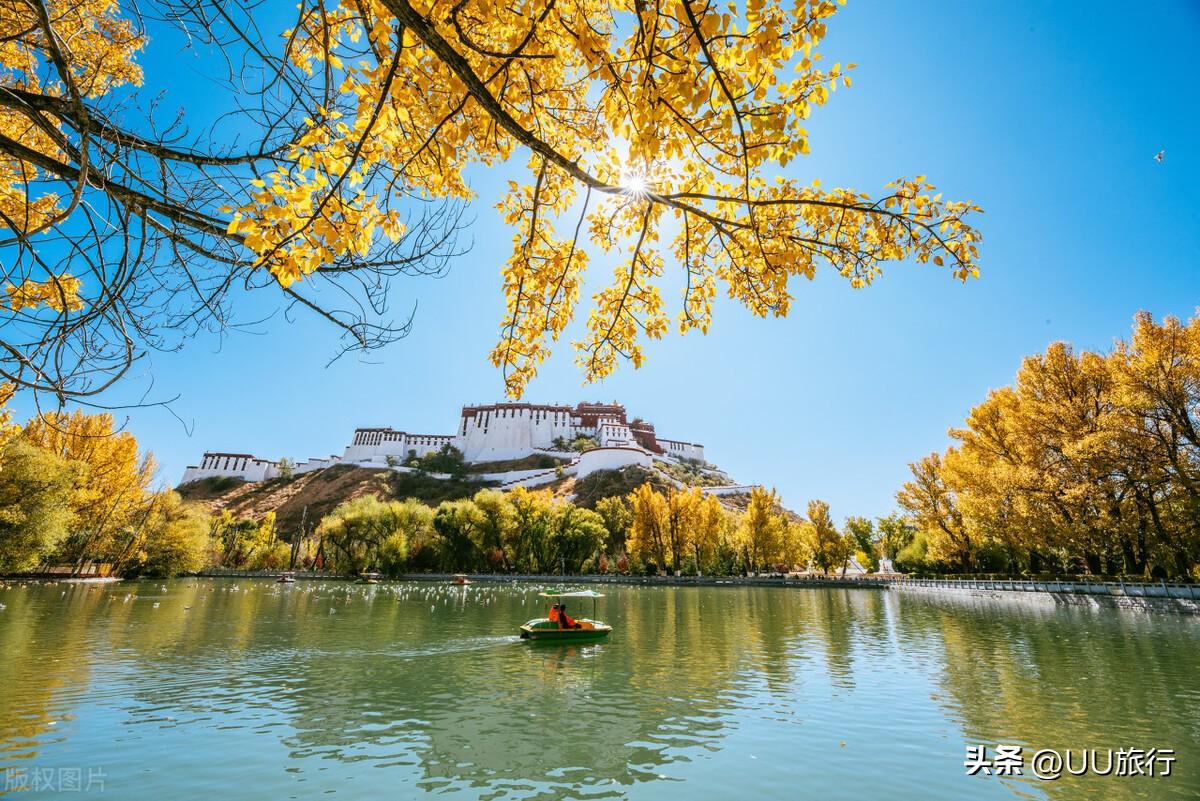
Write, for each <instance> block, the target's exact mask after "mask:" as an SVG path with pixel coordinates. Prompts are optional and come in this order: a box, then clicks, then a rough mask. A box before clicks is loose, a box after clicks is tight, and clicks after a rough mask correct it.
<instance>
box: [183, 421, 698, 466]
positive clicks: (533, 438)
mask: <svg viewBox="0 0 1200 801" xmlns="http://www.w3.org/2000/svg"><path fill="white" fill-rule="evenodd" d="M634 429H636V431H635V430H634ZM579 436H590V437H595V439H596V440H597V443H598V444H599V445H600V447H599V448H597V449H594V450H591V451H585V452H584V453H582V454H581V455H579V457H577V462H576V464H575V465H572V467H573V468H577V469H573V470H572V471H571V472H574V473H576V474H577V475H579V476H584V475H587V474H588V473H590V472H594V471H595V470H602V469H612V468H613V467H620V466H624V465H627V464H642V465H644V466H646V467H649V466H651V465H652V464H653V459H654V458H655V457H656V456H657V457H659V458H663V457H666V458H668V459H670V458H676V459H693V460H699V461H701V462H703V461H704V447H703V446H702V445H698V444H694V443H689V442H682V441H679V440H670V439H656V438H655V435H654V427H653V426H651V425H649V424H647V423H643V422H641V421H640V420H635V421H634V423H633V426H632V427H631V425H630V424H629V423H627V422H626V420H625V410H624V408H623V407H621V406H619V405H617V404H580V405H578V406H575V407H572V406H566V405H538V404H526V403H498V404H493V405H486V406H464V407H463V409H462V413H461V417H460V419H459V426H458V429H457V430H456V431H455V433H454V434H409V433H408V432H405V431H396V430H394V429H392V428H360V429H357V430H356V431H355V432H354V437H353V439H352V440H351V442H350V444H349V445H348V446H346V449H345V451H344V452H343V454H342V455H341V457H340V458H339V457H337V456H331V457H329V458H327V459H326V458H318V459H308V460H306V461H304V462H301V463H299V464H297V465H296V466H295V468H294V472H295V473H296V474H300V473H307V472H310V471H313V470H319V469H321V468H324V467H329V466H331V465H334V464H338V463H345V464H356V465H363V466H369V467H385V466H387V463H388V457H394V458H395V460H398V461H399V462H403V461H404V460H405V459H407V458H408V456H409V454H410V453H415V454H416V456H418V457H421V456H425V455H427V454H430V453H436V452H437V451H439V450H441V448H442V447H444V446H445V445H453V446H454V447H455V448H458V449H459V450H460V451H462V454H463V458H464V460H465V461H467V462H469V463H479V462H491V461H505V460H510V459H521V458H524V457H526V456H529V455H531V454H535V453H546V452H553V453H554V454H555V455H558V456H562V455H563V452H562V451H554V450H553V448H554V442H555V440H558V439H561V440H562V441H564V442H567V443H570V442H572V441H574V440H575V439H576V438H577V437H579ZM639 437H640V438H641V439H640V440H639ZM659 450H661V453H659ZM600 465H607V466H600ZM278 475H279V471H278V467H277V465H276V463H275V462H273V461H270V460H267V459H259V458H256V457H254V456H252V455H250V454H234V453H213V452H209V453H205V454H204V458H203V459H202V461H201V463H200V464H199V465H196V466H189V467H188V468H187V470H186V471H184V474H183V479H182V481H181V483H187V482H189V481H197V480H199V479H203V478H208V477H210V476H233V477H237V478H243V479H245V480H246V481H264V480H266V479H270V478H275V477H276V476H278ZM539 478H540V476H539Z"/></svg>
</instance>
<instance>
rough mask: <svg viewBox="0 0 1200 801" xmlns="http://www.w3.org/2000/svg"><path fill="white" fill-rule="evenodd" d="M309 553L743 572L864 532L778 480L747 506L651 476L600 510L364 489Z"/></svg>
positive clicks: (851, 544) (829, 555)
mask: <svg viewBox="0 0 1200 801" xmlns="http://www.w3.org/2000/svg"><path fill="white" fill-rule="evenodd" d="M260 539H261V538H260ZM299 551H300V553H301V554H303V555H310V556H302V560H301V561H302V563H303V564H313V565H317V566H321V567H325V568H328V569H332V570H335V571H338V572H348V573H353V572H358V571H362V570H368V569H374V570H379V571H381V572H384V573H387V574H390V575H395V574H398V573H403V572H408V571H427V570H442V571H477V570H478V571H493V572H502V573H533V574H537V573H560V572H561V573H580V572H602V573H603V572H620V573H659V572H675V571H680V572H684V573H694V572H700V573H708V574H733V573H740V572H744V571H746V570H758V569H763V568H770V569H779V570H790V569H793V568H797V567H798V568H801V569H803V568H804V567H805V566H807V565H809V564H812V565H813V566H814V567H815V568H817V569H820V570H825V571H829V570H833V571H837V570H841V569H842V567H843V566H844V565H845V564H846V561H847V559H848V558H849V557H850V556H851V555H852V554H853V553H855V551H856V540H855V537H854V536H853V535H852V534H851V533H849V532H848V533H846V534H843V533H841V532H840V531H838V529H837V527H836V526H835V525H834V523H833V520H832V518H831V517H830V515H829V506H828V505H827V504H825V503H824V502H822V501H813V502H811V503H810V504H809V506H808V517H807V519H800V518H797V517H795V516H792V515H789V514H788V513H787V512H785V511H784V510H783V508H782V507H781V506H780V504H779V498H778V496H777V495H776V494H775V492H774V490H765V489H761V488H755V489H754V490H753V491H752V492H751V494H750V497H749V498H748V500H747V504H746V509H745V510H744V511H741V512H738V511H735V510H733V509H729V508H726V507H725V506H723V505H722V504H721V502H720V501H719V500H718V499H717V498H715V497H713V496H711V495H705V494H703V493H702V492H701V491H700V490H699V489H695V488H693V489H689V490H674V489H670V490H668V491H667V492H665V493H664V492H660V491H659V490H657V489H655V488H654V487H653V486H652V485H650V484H643V485H641V486H640V487H638V488H637V489H636V490H634V491H633V492H631V493H629V494H628V495H627V496H622V495H617V496H611V497H607V498H603V499H601V500H600V501H599V502H598V503H597V504H596V508H595V510H591V509H586V508H583V507H581V506H577V505H575V504H573V503H571V502H570V501H567V500H565V499H563V498H559V497H555V496H554V495H553V494H552V493H551V492H549V491H546V490H527V489H524V488H520V487H518V488H517V489H514V490H512V491H511V492H501V491H498V490H493V489H484V490H480V491H479V492H478V493H476V494H475V495H474V497H472V498H468V499H463V500H456V501H445V502H443V503H442V504H441V505H439V506H438V507H436V508H431V507H429V506H426V505H425V504H423V503H421V502H419V501H416V500H413V499H408V500H403V501H385V500H379V499H377V498H374V497H370V496H368V497H363V498H357V499H354V500H352V501H348V502H346V503H344V504H342V505H341V506H339V507H338V508H337V509H335V510H334V511H333V512H332V513H330V514H329V515H327V516H326V517H325V518H324V519H323V520H322V521H321V523H320V525H319V526H317V528H316V530H315V531H314V533H313V536H312V538H311V539H309V540H306V541H304V542H303V544H301V545H300V546H299ZM229 558H232V552H231V551H228V549H227V559H229ZM863 558H864V560H868V557H863Z"/></svg>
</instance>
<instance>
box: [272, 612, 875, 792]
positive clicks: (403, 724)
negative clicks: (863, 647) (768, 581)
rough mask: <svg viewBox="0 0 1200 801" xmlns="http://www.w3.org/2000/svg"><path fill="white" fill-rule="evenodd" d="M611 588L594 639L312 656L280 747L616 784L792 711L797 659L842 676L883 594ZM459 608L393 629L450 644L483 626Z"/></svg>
mask: <svg viewBox="0 0 1200 801" xmlns="http://www.w3.org/2000/svg"><path fill="white" fill-rule="evenodd" d="M612 596H614V597H610V598H609V600H608V601H607V602H606V604H607V605H606V607H605V609H604V610H602V612H601V615H600V616H601V617H602V618H606V619H609V620H611V622H613V623H615V624H616V626H617V633H616V634H615V635H614V636H613V638H612V639H611V640H609V641H606V642H603V643H599V644H594V645H575V646H559V645H538V644H530V643H515V642H511V641H508V642H496V643H488V642H483V643H481V644H480V646H479V648H477V649H475V650H464V651H461V652H454V651H450V652H449V653H444V652H442V651H440V650H436V649H435V650H433V651H431V652H429V653H421V654H406V653H404V652H403V649H401V651H400V654H399V657H398V658H396V659H393V660H392V661H390V662H389V661H388V660H387V659H386V658H381V656H380V655H373V654H367V655H363V656H358V657H355V658H354V659H353V660H349V661H344V660H342V659H340V658H339V657H337V656H336V655H333V654H332V653H331V652H329V651H324V652H322V655H315V656H312V657H307V658H305V659H304V660H303V662H304V668H303V669H304V672H305V673H307V674H312V673H325V672H328V671H327V669H326V668H324V667H322V666H320V665H319V664H318V663H319V662H320V661H321V660H323V659H325V658H327V656H328V658H332V659H334V661H340V662H342V665H343V666H342V667H341V668H339V669H338V673H339V679H340V680H339V681H338V682H337V683H336V684H335V685H327V686H326V687H325V689H324V691H323V692H321V693H319V694H315V695H312V696H309V697H304V698H300V699H297V700H298V707H297V708H296V709H294V710H293V712H294V713H295V717H294V719H293V725H295V726H296V727H297V732H296V734H295V736H294V737H292V738H290V739H289V740H288V745H289V746H290V747H291V748H292V749H293V754H294V755H295V756H308V755H315V754H324V755H327V756H336V757H337V758H339V759H371V760H376V761H385V762H386V761H387V760H389V759H391V760H404V759H406V758H409V759H411V758H414V756H413V755H415V758H416V759H419V761H420V765H421V773H422V774H423V776H424V779H423V781H422V786H424V787H428V788H438V787H442V786H445V785H448V784H454V785H466V786H473V787H482V786H488V787H492V788H504V787H508V788H510V789H515V788H519V787H526V788H528V784H529V783H530V782H532V783H535V784H537V785H539V786H541V785H543V784H545V785H548V786H549V787H551V788H558V789H557V790H554V791H553V793H552V795H553V794H557V793H558V791H559V790H561V791H562V792H566V790H567V789H569V788H570V787H576V786H578V785H579V784H580V783H582V784H595V785H598V786H599V787H603V786H607V785H613V786H614V787H621V786H626V785H629V784H632V783H634V782H636V781H638V780H640V779H657V778H658V777H659V775H660V771H661V770H663V769H664V767H663V766H666V765H669V764H670V763H672V762H675V761H681V760H687V759H689V758H691V757H692V756H694V755H695V753H696V750H695V749H697V748H707V749H711V750H716V749H717V748H719V744H720V740H721V738H722V737H723V736H724V735H725V733H726V732H727V731H728V729H729V727H730V726H731V725H733V724H734V723H736V722H737V720H738V718H739V716H740V715H741V714H742V713H743V712H745V711H747V710H758V711H761V709H762V708H763V707H766V706H776V707H784V706H787V705H788V704H789V703H790V702H791V700H792V699H793V698H794V693H795V692H797V691H798V690H797V688H796V680H797V679H796V677H795V675H794V667H795V665H796V663H797V661H798V660H800V659H804V658H811V657H813V656H814V655H815V656H820V655H822V654H824V655H825V658H826V659H827V661H828V662H829V663H830V664H834V663H837V664H838V665H840V667H839V668H838V669H839V670H842V671H843V672H844V673H845V674H846V675H849V672H850V670H851V657H850V653H851V651H852V650H853V642H852V638H853V633H854V631H855V628H854V626H855V625H856V622H855V621H854V620H853V618H855V617H856V616H857V615H861V614H872V615H877V614H879V612H878V605H879V600H878V598H875V599H871V600H863V601H858V600H857V599H855V600H853V601H852V600H851V597H852V594H849V593H839V594H835V595H832V596H831V595H830V594H827V593H808V592H803V593H781V592H777V591H772V590H771V589H750V590H746V589H742V588H739V589H731V590H728V591H725V590H715V591H711V590H710V591H700V592H697V591H694V590H688V589H683V590H676V589H645V588H640V589H639V588H623V589H617V590H613V591H612ZM517 597H519V596H508V597H507V598H506V599H505V600H506V601H507V603H500V604H498V605H497V606H496V607H493V609H494V610H495V611H494V612H490V613H489V615H490V617H491V619H492V621H493V622H494V620H495V619H500V620H503V621H506V622H505V623H502V624H501V625H502V629H503V630H505V631H511V630H512V629H513V628H514V627H515V624H516V623H517V622H519V621H521V620H523V619H525V618H526V617H528V616H529V613H528V607H525V608H524V612H522V610H521V608H520V607H517V606H516V605H515V603H516V599H517ZM856 607H857V608H856ZM463 614H464V617H465V619H466V620H467V621H468V622H467V623H466V625H463V626H462V627H461V630H452V631H443V632H433V631H429V630H427V629H425V628H424V627H421V626H418V627H416V628H415V629H414V630H412V631H408V630H405V631H402V632H397V635H398V636H399V637H400V640H401V642H403V641H408V642H416V643H421V642H426V641H428V640H430V639H432V640H437V639H438V634H441V636H442V642H443V644H444V646H445V648H447V649H452V648H453V647H455V645H456V644H457V643H460V642H461V639H460V638H466V639H467V640H468V641H469V638H470V635H471V634H472V633H473V629H472V626H473V625H474V627H475V629H474V630H475V631H476V632H477V631H478V628H481V627H486V623H485V622H484V621H483V619H482V618H475V617H473V616H472V614H471V610H464V613H463ZM472 620H474V621H476V622H474V623H471V622H470V621H472ZM871 625H874V624H871ZM388 719H391V720H395V721H397V722H398V723H397V724H396V725H394V726H390V727H389V726H387V725H385V723H384V721H386V720H388ZM372 720H374V721H376V722H378V723H379V724H380V727H379V728H373V726H372V723H371V721H372ZM364 743H365V744H366V745H365V746H364ZM668 772H669V771H668Z"/></svg>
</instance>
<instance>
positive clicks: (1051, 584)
mask: <svg viewBox="0 0 1200 801" xmlns="http://www.w3.org/2000/svg"><path fill="white" fill-rule="evenodd" d="M285 572H287V573H291V574H292V575H293V576H294V577H295V579H296V581H297V582H302V581H345V582H353V581H355V577H354V576H346V575H341V574H334V573H329V572H324V571H320V572H314V571H284V570H261V571H256V570H220V569H210V570H202V571H200V572H198V573H194V574H189V575H188V576H180V578H188V577H190V578H216V579H253V580H263V579H278V578H279V577H280V576H282V575H283V574H284V573H285ZM467 578H468V580H469V581H470V582H471V584H505V583H514V584H515V583H519V584H558V585H563V584H590V585H605V584H609V585H615V586H630V587H778V588H781V589H854V590H875V591H895V592H906V593H914V594H919V595H939V596H940V595H945V596H947V597H955V596H957V597H984V598H996V599H1010V600H1011V599H1017V598H1021V599H1029V600H1034V599H1037V600H1042V601H1049V602H1052V603H1053V604H1055V605H1065V606H1090V607H1093V608H1115V609H1135V610H1146V611H1162V612H1174V613H1178V614H1189V615H1200V586H1197V585H1195V584H1173V583H1167V582H1165V581H1160V582H1158V583H1150V582H1137V583H1131V582H1124V581H1115V582H1091V581H1075V580H1062V581H1058V580H1050V581H1017V580H991V579H921V578H909V577H905V576H895V577H857V578H850V577H846V578H841V577H837V576H829V577H825V576H812V577H808V576H805V577H797V576H789V577H784V576H619V575H598V574H588V575H578V576H562V575H554V574H549V575H538V574H511V575H510V574H501V573H477V574H468V575H467ZM123 580H124V579H114V578H105V579H102V580H99V581H97V580H95V579H90V580H89V579H86V578H85V579H83V580H81V579H80V578H78V577H75V578H72V577H69V576H55V575H52V574H51V575H46V574H40V575H19V576H3V577H0V581H18V582H25V581H30V582H54V583H58V582H64V583H76V584H101V583H104V584H108V583H116V582H118V581H123ZM129 580H130V581H137V580H138V579H129ZM146 580H150V581H153V580H158V579H146ZM401 581H413V582H427V583H446V584H452V583H454V574H451V573H405V574H401V575H399V576H396V577H394V578H383V579H380V583H392V582H401ZM466 586H469V585H466Z"/></svg>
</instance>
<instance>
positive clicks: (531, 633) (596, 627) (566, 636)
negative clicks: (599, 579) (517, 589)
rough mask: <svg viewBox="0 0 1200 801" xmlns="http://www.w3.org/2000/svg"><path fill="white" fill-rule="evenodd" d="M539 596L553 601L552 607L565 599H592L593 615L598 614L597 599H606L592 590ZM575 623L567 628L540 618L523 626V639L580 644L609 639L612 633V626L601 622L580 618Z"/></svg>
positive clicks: (549, 593) (554, 621)
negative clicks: (583, 641) (581, 641)
mask: <svg viewBox="0 0 1200 801" xmlns="http://www.w3.org/2000/svg"><path fill="white" fill-rule="evenodd" d="M538 595H540V596H541V597H543V598H550V599H552V602H551V603H552V605H558V604H559V603H561V602H562V600H563V599H564V598H591V599H592V614H593V615H595V614H596V599H597V598H603V597H604V596H603V595H601V594H600V593H598V592H592V591H591V590H577V591H575V592H540V593H538ZM574 623H575V625H574V626H573V627H571V628H566V627H564V626H563V625H562V624H561V623H560V622H558V621H556V620H551V619H550V618H549V617H539V618H537V619H535V620H530V621H529V622H528V623H525V624H523V625H522V626H521V639H522V640H536V641H538V642H578V641H579V640H598V639H601V638H603V637H607V636H608V635H609V633H610V632H611V631H612V626H610V625H608V624H607V623H602V622H600V621H599V620H592V619H589V618H579V619H577V620H575V621H574Z"/></svg>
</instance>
